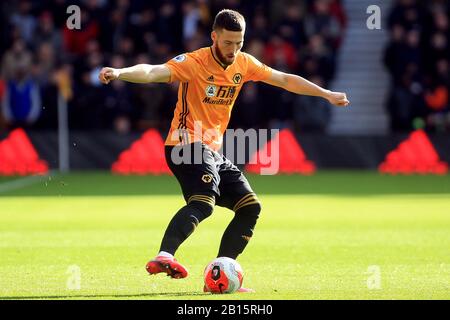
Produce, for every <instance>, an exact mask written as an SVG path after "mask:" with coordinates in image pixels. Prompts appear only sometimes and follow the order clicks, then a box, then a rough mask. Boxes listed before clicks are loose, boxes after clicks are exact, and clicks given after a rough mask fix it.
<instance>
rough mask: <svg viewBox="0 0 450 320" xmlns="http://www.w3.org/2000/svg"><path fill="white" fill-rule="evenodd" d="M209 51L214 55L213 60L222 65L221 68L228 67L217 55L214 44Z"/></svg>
mask: <svg viewBox="0 0 450 320" xmlns="http://www.w3.org/2000/svg"><path fill="white" fill-rule="evenodd" d="M211 53H212V55H213V57H214V60H216V61H217V62H218V63H219V64H220V65H221V66H222V68H224V69H226V68H227V67H228V65H226V64H224V63H223V62H222V61H221V60H220V59H219V57H218V56H217V53H216V47H215V46H214V45H212V46H211Z"/></svg>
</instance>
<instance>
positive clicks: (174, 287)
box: [0, 172, 450, 300]
mask: <svg viewBox="0 0 450 320" xmlns="http://www.w3.org/2000/svg"><path fill="white" fill-rule="evenodd" d="M249 180H250V182H251V184H252V186H253V188H254V189H255V191H256V192H257V194H258V195H259V198H260V200H261V202H262V205H263V211H262V213H261V217H260V219H259V221H258V225H257V227H256V230H255V234H254V237H253V239H252V240H251V242H250V243H249V245H248V247H247V249H246V251H245V252H244V254H243V255H241V256H240V257H239V262H240V263H241V265H242V267H243V269H244V286H246V287H250V288H253V289H255V290H256V293H252V294H232V295H210V294H204V293H203V292H202V287H203V279H202V274H203V269H204V267H205V266H206V264H207V263H208V262H210V261H211V260H212V259H213V258H214V257H215V256H216V254H217V250H218V246H219V242H220V238H221V236H222V232H223V230H224V229H225V227H226V225H227V223H228V222H229V221H230V219H231V218H232V213H231V212H230V211H228V210H227V209H223V208H219V207H216V210H215V212H214V214H213V215H212V216H211V217H210V218H209V219H207V220H205V221H204V222H202V223H201V224H200V226H199V227H198V228H197V230H196V231H195V233H194V234H193V235H192V236H191V237H190V238H189V239H188V240H187V241H186V242H185V243H184V244H183V245H182V247H181V248H180V250H179V252H178V253H177V258H178V260H179V261H180V262H182V263H183V264H185V265H186V267H187V268H188V269H189V271H190V276H189V277H188V278H186V279H181V280H173V279H170V278H168V277H165V276H162V275H157V276H149V275H148V274H147V273H146V271H145V268H144V266H145V264H146V262H147V261H148V260H149V259H150V258H152V257H153V256H154V255H155V254H156V253H157V250H158V248H159V244H160V241H161V238H162V235H163V232H164V230H165V227H166V225H167V223H168V222H169V220H170V219H171V217H172V215H173V214H174V212H176V211H177V210H178V209H179V208H180V207H181V206H182V205H183V199H182V197H181V195H180V192H179V190H180V189H179V187H178V184H177V182H176V180H175V178H174V177H168V176H161V177H150V176H146V177H137V176H130V177H119V176H113V175H110V174H109V173H101V172H88V173H74V174H70V175H54V176H51V177H39V178H35V179H34V180H32V179H29V180H25V183H23V184H19V185H17V184H16V183H15V182H11V181H15V179H11V178H8V179H7V178H1V179H0V299H23V298H25V299H27V298H28V299H34V298H37V299H167V300H169V299H170V300H172V299H275V300H277V299H450V176H441V177H434V176H405V177H400V176H396V177H390V176H381V175H379V174H377V173H374V172H319V173H318V174H316V175H314V176H310V177H304V176H249ZM20 181H22V180H20Z"/></svg>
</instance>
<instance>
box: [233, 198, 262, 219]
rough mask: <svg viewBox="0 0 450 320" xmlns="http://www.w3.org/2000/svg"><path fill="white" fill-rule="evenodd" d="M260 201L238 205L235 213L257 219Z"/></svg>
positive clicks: (259, 211)
mask: <svg viewBox="0 0 450 320" xmlns="http://www.w3.org/2000/svg"><path fill="white" fill-rule="evenodd" d="M261 209H262V208H261V203H260V202H259V201H256V202H254V203H252V204H248V205H244V206H242V207H240V208H239V209H238V210H236V214H239V215H241V216H246V217H248V218H250V219H252V220H255V221H256V220H258V218H259V215H260V213H261Z"/></svg>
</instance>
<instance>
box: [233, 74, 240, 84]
mask: <svg viewBox="0 0 450 320" xmlns="http://www.w3.org/2000/svg"><path fill="white" fill-rule="evenodd" d="M241 81H242V74H240V73H236V74H235V75H234V76H233V82H234V83H235V84H239V83H241Z"/></svg>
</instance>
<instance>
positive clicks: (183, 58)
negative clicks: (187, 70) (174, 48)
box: [173, 54, 186, 62]
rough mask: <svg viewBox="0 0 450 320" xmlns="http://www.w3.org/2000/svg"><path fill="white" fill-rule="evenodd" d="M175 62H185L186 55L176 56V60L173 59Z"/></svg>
mask: <svg viewBox="0 0 450 320" xmlns="http://www.w3.org/2000/svg"><path fill="white" fill-rule="evenodd" d="M173 60H175V61H176V62H183V61H184V60H186V55H185V54H180V55H178V56H176V57H175V58H173Z"/></svg>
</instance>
